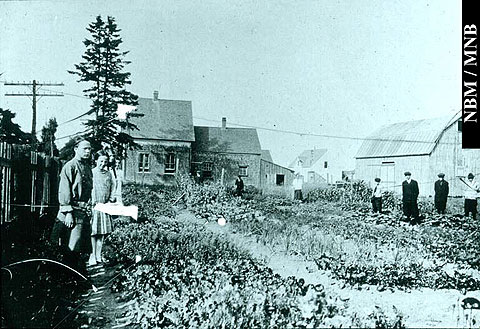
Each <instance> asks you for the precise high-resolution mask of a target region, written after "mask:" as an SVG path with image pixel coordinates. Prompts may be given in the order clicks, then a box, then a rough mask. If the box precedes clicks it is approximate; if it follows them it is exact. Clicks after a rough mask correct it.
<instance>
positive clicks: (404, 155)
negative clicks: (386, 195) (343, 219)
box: [355, 114, 480, 196]
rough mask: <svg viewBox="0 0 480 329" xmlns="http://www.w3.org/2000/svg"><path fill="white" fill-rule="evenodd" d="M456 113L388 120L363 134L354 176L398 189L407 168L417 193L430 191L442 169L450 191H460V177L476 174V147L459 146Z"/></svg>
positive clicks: (479, 158)
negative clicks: (377, 127)
mask: <svg viewBox="0 0 480 329" xmlns="http://www.w3.org/2000/svg"><path fill="white" fill-rule="evenodd" d="M461 132H462V121H461V119H460V115H459V114H458V115H456V116H455V117H454V118H452V117H442V118H434V119H426V120H415V121H407V122H400V123H395V124H390V125H386V126H383V127H381V128H379V129H378V130H377V131H375V132H373V133H372V134H371V135H370V136H369V137H368V138H366V139H365V140H364V141H363V143H362V145H361V146H360V148H359V150H358V152H357V154H356V156H355V159H356V160H355V178H357V179H361V180H364V181H365V182H368V183H372V181H373V180H374V179H375V177H379V178H381V179H382V182H383V185H384V186H385V187H386V188H387V189H389V190H392V191H394V192H397V193H401V184H402V181H403V180H404V179H405V177H404V172H405V171H410V172H411V173H412V179H414V180H416V181H417V182H418V184H419V189H420V195H423V196H430V195H433V194H434V189H433V188H434V182H435V181H436V180H437V175H438V174H439V173H440V172H442V173H444V174H445V179H446V180H447V181H448V182H449V185H450V195H452V196H457V195H462V191H463V188H464V187H463V183H462V182H461V181H460V179H459V178H463V177H465V176H466V175H468V173H470V172H472V173H474V174H476V175H478V174H480V150H473V149H462V133H461Z"/></svg>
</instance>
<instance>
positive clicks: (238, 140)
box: [193, 126, 262, 155]
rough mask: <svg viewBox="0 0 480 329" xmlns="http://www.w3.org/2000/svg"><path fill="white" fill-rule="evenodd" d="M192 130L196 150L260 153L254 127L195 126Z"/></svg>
mask: <svg viewBox="0 0 480 329" xmlns="http://www.w3.org/2000/svg"><path fill="white" fill-rule="evenodd" d="M194 130H195V143H194V144H193V148H194V149H195V150H196V151H197V152H215V153H245V154H258V155H260V154H261V153H262V149H261V147H260V141H259V139H258V134H257V130H256V129H253V128H228V127H227V128H220V127H203V126H195V127H194Z"/></svg>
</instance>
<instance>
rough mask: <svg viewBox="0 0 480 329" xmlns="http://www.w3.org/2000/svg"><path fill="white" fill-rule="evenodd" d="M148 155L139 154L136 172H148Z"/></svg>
mask: <svg viewBox="0 0 480 329" xmlns="http://www.w3.org/2000/svg"><path fill="white" fill-rule="evenodd" d="M149 155H150V154H148V153H140V154H139V155H138V172H150V157H149Z"/></svg>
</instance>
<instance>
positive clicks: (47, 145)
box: [38, 118, 58, 155]
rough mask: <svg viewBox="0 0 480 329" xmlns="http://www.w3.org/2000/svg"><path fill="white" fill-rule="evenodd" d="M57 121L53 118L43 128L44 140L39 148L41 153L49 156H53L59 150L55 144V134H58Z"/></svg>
mask: <svg viewBox="0 0 480 329" xmlns="http://www.w3.org/2000/svg"><path fill="white" fill-rule="evenodd" d="M57 127H58V123H57V119H55V118H51V119H50V120H48V122H47V123H46V124H45V126H43V128H42V140H41V142H40V144H39V146H38V148H39V150H40V151H41V152H45V154H47V155H53V154H54V153H55V151H56V150H58V149H57V145H56V144H55V133H56V132H57Z"/></svg>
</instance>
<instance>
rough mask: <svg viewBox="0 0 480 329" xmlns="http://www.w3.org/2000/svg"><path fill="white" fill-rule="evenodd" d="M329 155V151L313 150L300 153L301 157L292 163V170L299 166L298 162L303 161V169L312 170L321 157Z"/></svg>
mask: <svg viewBox="0 0 480 329" xmlns="http://www.w3.org/2000/svg"><path fill="white" fill-rule="evenodd" d="M325 153H327V149H313V150H305V151H303V152H302V153H300V155H299V156H297V157H296V158H295V160H294V161H293V162H292V163H290V165H289V167H290V168H295V167H296V166H297V162H298V160H302V168H310V167H311V166H313V165H314V164H315V163H316V162H317V161H318V160H320V158H321V157H323V156H324V155H325Z"/></svg>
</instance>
